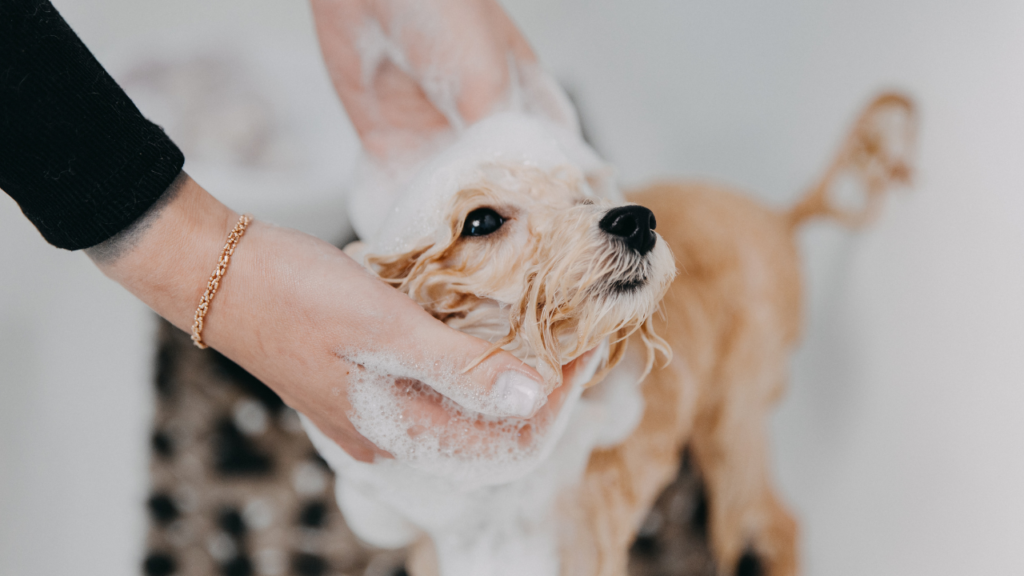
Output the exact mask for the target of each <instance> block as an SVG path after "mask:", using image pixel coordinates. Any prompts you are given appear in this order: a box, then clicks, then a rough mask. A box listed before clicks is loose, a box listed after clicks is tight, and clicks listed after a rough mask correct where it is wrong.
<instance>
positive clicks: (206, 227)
mask: <svg viewBox="0 0 1024 576" xmlns="http://www.w3.org/2000/svg"><path fill="white" fill-rule="evenodd" d="M175 184H176V186H172V188H174V189H173V190H170V189H169V190H168V194H167V195H168V196H170V197H169V198H167V199H161V203H158V204H161V205H159V206H156V207H154V210H152V211H151V213H147V215H146V216H145V217H144V218H145V221H144V222H142V223H141V224H140V225H137V226H135V225H133V228H134V230H129V231H126V232H128V233H129V234H130V237H128V238H123V239H117V241H118V244H119V246H118V247H117V249H115V250H93V249H90V250H89V251H88V252H87V253H88V254H89V256H90V258H92V259H93V261H94V262H95V263H96V265H97V266H98V267H99V268H100V270H102V271H103V273H104V274H106V275H107V276H108V277H109V278H111V279H113V280H114V281H116V282H118V283H119V284H121V285H122V286H124V287H125V288H126V289H127V290H128V291H129V292H131V293H132V294H134V295H135V296H136V297H138V298H139V299H140V300H142V301H143V302H145V303H146V304H147V305H149V307H150V308H152V309H153V310H154V311H155V312H156V313H157V314H159V315H160V316H163V317H164V318H166V319H167V320H168V321H170V322H171V323H172V324H174V325H175V326H177V327H179V328H181V329H182V330H185V331H189V330H190V329H191V326H192V320H193V317H194V315H195V309H196V306H198V304H199V300H200V299H201V298H202V295H203V292H204V291H205V289H206V283H207V281H208V280H209V277H210V274H211V273H212V272H213V270H214V269H215V268H216V266H217V260H218V258H219V257H220V253H221V250H222V249H223V247H224V241H225V239H226V238H227V235H228V233H229V232H230V230H231V229H232V228H233V227H234V225H235V222H236V220H237V218H238V215H237V214H236V213H235V212H233V211H232V210H230V209H229V208H228V207H226V206H224V205H223V204H221V203H220V202H219V201H218V200H217V199H216V198H214V197H213V196H211V195H210V194H209V193H208V192H206V190H204V189H203V188H202V187H201V186H199V185H198V184H197V183H196V182H195V181H194V180H192V179H191V178H189V177H188V175H185V174H184V173H183V181H180V182H179V181H176V183H175ZM108 248H109V247H108Z"/></svg>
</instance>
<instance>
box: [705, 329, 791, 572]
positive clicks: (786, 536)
mask: <svg viewBox="0 0 1024 576" xmlns="http://www.w3.org/2000/svg"><path fill="white" fill-rule="evenodd" d="M761 340H762V341H761V342H757V341H756V340H752V341H751V342H750V346H747V348H748V350H746V351H742V350H737V349H735V348H734V350H733V352H734V354H731V355H730V356H732V358H730V359H729V361H727V362H723V364H722V366H724V368H723V369H722V372H723V373H722V374H720V376H721V378H720V379H718V381H717V385H716V386H714V391H713V392H712V391H709V392H708V395H709V396H710V398H708V399H705V398H702V400H701V404H702V405H701V413H700V414H699V415H698V417H697V422H696V424H695V426H694V430H693V435H692V437H691V446H692V448H693V453H694V456H695V458H696V461H697V464H698V465H699V466H700V468H701V471H702V474H703V477H704V480H705V483H706V487H707V491H708V496H709V500H710V502H709V504H710V514H709V527H710V536H711V545H712V549H713V551H714V554H715V558H716V561H717V563H718V571H719V573H720V574H722V575H723V576H726V575H728V576H733V575H735V576H792V575H794V574H796V571H797V553H796V539H797V527H796V522H795V521H794V520H793V518H792V516H790V514H789V512H788V511H787V510H786V508H785V507H784V506H783V505H782V503H781V501H780V499H779V497H778V496H777V495H776V493H775V491H774V489H773V487H772V480H771V471H770V464H769V454H768V439H767V418H768V415H769V413H770V410H771V408H772V405H773V404H774V402H773V400H774V398H775V397H776V396H777V394H778V393H779V392H780V390H781V387H782V374H783V369H782V366H777V367H773V366H771V365H770V364H767V363H766V362H764V360H766V359H771V358H776V359H784V358H785V357H786V355H785V354H784V353H781V352H775V353H766V351H764V350H762V349H757V345H758V344H760V347H761V348H764V347H765V345H764V340H763V338H762V339H761ZM751 346H752V347H754V349H753V350H751V349H749V348H750V347H751ZM739 347H741V348H742V347H743V346H742V345H740V346H739ZM741 355H742V356H745V357H740V356H741Z"/></svg>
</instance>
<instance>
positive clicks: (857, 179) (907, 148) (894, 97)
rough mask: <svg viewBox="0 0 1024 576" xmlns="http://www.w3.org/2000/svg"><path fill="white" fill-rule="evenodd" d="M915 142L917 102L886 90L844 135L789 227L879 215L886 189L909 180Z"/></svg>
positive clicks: (859, 221)
mask: <svg viewBox="0 0 1024 576" xmlns="http://www.w3.org/2000/svg"><path fill="white" fill-rule="evenodd" d="M916 140H917V114H916V112H915V108H914V104H913V102H912V101H911V100H910V99H909V98H907V97H906V96H903V95H901V94H896V93H893V92H889V93H885V94H882V95H881V96H879V97H877V98H875V100H874V101H873V102H872V103H871V104H870V105H868V107H867V108H866V109H865V110H864V112H862V113H861V115H860V118H858V119H857V121H856V122H855V123H854V125H853V129H852V130H851V131H850V134H849V135H848V136H847V137H846V141H845V142H844V143H843V146H842V148H841V149H840V150H839V154H838V155H837V156H836V157H835V160H833V161H832V165H831V166H829V168H828V170H827V171H826V172H825V175H824V176H823V177H822V178H821V180H820V181H819V182H818V184H817V185H815V186H814V187H813V188H811V190H810V192H808V193H807V194H806V195H805V196H804V197H803V198H802V199H801V200H800V201H799V202H798V203H797V204H796V206H793V208H792V209H790V211H789V213H788V214H787V217H788V219H789V223H790V226H791V227H792V228H794V229H795V228H796V227H797V226H799V225H800V224H801V223H803V222H805V221H807V220H810V219H811V218H816V217H830V218H834V219H836V220H839V221H840V222H841V223H843V224H845V225H847V226H850V227H851V228H857V227H860V226H863V225H865V224H867V223H869V222H871V221H872V220H873V219H874V218H875V216H876V215H877V214H878V210H879V208H880V207H881V200H882V198H883V196H884V194H885V191H886V190H888V189H890V188H892V187H894V186H897V185H901V184H908V183H909V182H910V177H911V174H912V166H911V162H912V159H913V157H914V148H915V145H916Z"/></svg>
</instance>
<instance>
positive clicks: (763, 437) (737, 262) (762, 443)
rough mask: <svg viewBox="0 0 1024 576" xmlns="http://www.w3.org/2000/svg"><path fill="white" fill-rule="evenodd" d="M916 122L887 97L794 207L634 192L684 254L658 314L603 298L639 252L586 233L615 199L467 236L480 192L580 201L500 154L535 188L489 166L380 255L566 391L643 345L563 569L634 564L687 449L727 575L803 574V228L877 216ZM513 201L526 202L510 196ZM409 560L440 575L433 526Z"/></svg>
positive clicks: (573, 521) (431, 299) (384, 267)
mask: <svg viewBox="0 0 1024 576" xmlns="http://www.w3.org/2000/svg"><path fill="white" fill-rule="evenodd" d="M914 122H915V120H914V109H913V106H912V104H911V103H910V101H909V100H908V99H906V98H905V97H903V96H900V95H896V94H885V95H882V96H880V97H879V98H877V99H876V100H875V101H874V102H873V103H872V104H871V105H870V106H869V107H868V108H867V109H866V110H865V111H864V112H863V114H862V115H861V117H860V118H859V119H858V120H857V122H856V123H855V125H854V127H853V130H852V131H851V133H850V135H849V136H848V138H847V140H846V141H845V143H844V144H843V146H842V148H841V149H840V152H839V154H838V155H837V156H836V159H835V161H834V162H833V164H832V165H831V166H830V167H829V168H828V170H826V172H825V175H824V176H823V177H822V179H821V181H820V182H819V183H818V184H817V185H816V186H815V187H813V188H812V190H811V192H810V193H808V194H807V195H806V196H805V197H804V198H803V199H802V200H801V201H800V202H798V203H797V204H796V206H794V207H793V208H792V209H789V210H785V211H777V210H773V209H770V208H767V207H765V206H763V205H761V204H759V203H757V202H756V201H754V200H751V199H750V198H748V197H746V196H743V195H741V194H738V193H736V192H735V191H732V190H730V189H727V188H724V187H721V186H716V185H712V184H703V183H680V182H666V183H660V184H655V185H652V186H648V187H646V188H643V189H640V190H637V191H635V192H633V193H632V194H629V195H628V199H629V201H630V202H633V203H636V204H640V205H643V206H646V207H648V208H649V209H651V210H652V211H653V212H654V213H655V215H656V218H657V221H658V224H659V227H658V232H659V233H660V235H661V236H660V237H659V240H658V243H659V245H661V246H660V248H661V249H662V250H664V249H665V248H666V247H667V248H670V249H671V254H673V255H674V257H675V262H676V265H677V267H678V271H679V274H678V276H676V277H675V278H674V281H672V283H671V285H668V281H669V280H672V275H665V276H664V277H663V278H658V279H656V281H659V282H665V286H655V287H653V288H651V289H650V290H648V291H647V292H646V293H645V294H646V295H647V296H649V295H651V294H657V295H658V296H659V299H660V295H661V294H664V299H663V301H662V304H661V306H662V311H663V313H662V314H655V313H654V312H655V311H656V307H657V305H658V302H657V301H654V302H650V301H646V300H650V298H649V297H647V298H645V297H638V298H635V299H632V300H631V299H630V298H628V297H626V298H619V299H616V298H608V297H605V296H603V295H604V294H606V293H607V285H608V282H609V281H614V280H616V279H625V278H627V277H629V276H630V275H631V273H632V272H631V271H634V272H635V270H636V266H637V263H636V262H631V261H629V260H628V259H622V258H616V257H615V256H614V254H613V253H612V252H607V251H606V249H605V248H603V247H604V246H605V245H606V244H607V242H606V240H607V239H606V238H601V237H600V236H599V235H598V236H596V237H595V236H592V235H589V234H590V232H589V231H591V230H593V229H594V228H595V227H594V225H593V224H594V220H593V219H594V217H595V215H596V214H599V213H600V211H599V210H595V209H594V206H597V207H599V208H600V209H601V210H606V209H607V207H608V206H610V204H609V205H605V204H601V203H600V201H598V203H596V204H593V205H591V204H576V203H574V201H570V202H569V203H567V204H564V205H554V206H548V208H549V209H552V210H555V211H556V212H557V214H558V217H557V219H551V218H548V219H545V218H538V219H537V221H536V222H533V223H532V224H531V226H530V227H529V229H528V230H525V231H523V230H521V231H519V233H527V234H529V239H528V240H527V246H528V248H526V249H523V250H520V251H518V252H516V251H510V250H509V249H508V248H507V247H502V245H501V244H500V243H494V244H493V245H491V246H490V247H483V246H481V245H479V244H474V243H473V241H474V240H476V239H470V241H469V242H467V241H466V239H460V238H459V235H458V234H459V231H460V230H461V228H462V224H463V221H464V219H465V216H466V214H467V213H468V212H469V211H471V210H472V209H474V208H475V207H478V206H484V205H486V206H502V205H504V204H503V203H508V202H509V201H510V198H511V197H512V196H515V195H517V194H520V195H521V194H524V193H525V194H526V196H524V197H523V198H526V197H530V195H531V194H532V195H533V196H532V198H533V200H530V201H537V202H543V201H545V199H546V198H547V199H550V197H552V196H551V195H554V196H555V197H564V198H570V199H571V198H577V195H575V194H574V193H566V191H567V190H568V191H571V190H576V189H577V188H579V186H580V179H579V176H578V175H576V174H573V173H572V172H565V173H562V174H547V173H542V172H539V171H532V170H522V169H516V168H509V167H495V168H494V169H495V170H498V171H499V172H501V171H504V172H503V173H502V174H501V177H499V178H497V180H496V181H502V182H507V181H508V179H509V178H512V179H513V180H516V181H518V182H519V183H520V186H521V187H519V188H516V187H515V186H512V188H516V189H515V190H511V189H510V188H509V186H502V185H496V184H494V183H493V181H491V180H482V181H481V185H480V186H479V187H475V188H471V189H467V190H464V191H463V192H462V193H460V194H458V195H457V196H456V197H455V198H454V199H453V202H452V204H451V206H450V207H449V212H448V214H449V221H448V222H447V223H446V228H445V232H444V233H445V236H444V238H443V239H441V240H437V239H435V240H434V241H431V242H428V243H425V244H424V245H422V246H420V247H419V248H417V249H415V250H412V251H410V252H407V253H405V254H400V255H391V256H371V257H370V258H368V262H369V263H370V265H371V266H373V267H374V269H375V270H376V271H377V272H378V273H379V274H380V275H381V276H382V277H383V278H385V279H387V280H389V281H391V282H392V283H393V284H395V285H396V286H397V287H399V288H400V289H401V290H403V291H405V292H406V293H407V294H409V295H410V296H411V297H412V298H414V299H415V300H416V301H417V302H419V303H420V304H421V305H423V306H424V308H426V309H427V310H428V311H430V312H431V313H433V314H434V315H435V316H437V317H438V318H440V319H442V320H445V321H446V322H448V323H449V324H450V325H452V326H454V327H457V328H460V329H463V330H466V331H468V332H471V333H476V334H477V335H480V336H482V337H484V338H487V339H489V340H490V341H492V342H493V343H494V345H495V347H496V348H497V347H505V348H506V349H510V350H512V351H515V352H518V353H519V354H520V355H521V356H522V357H524V358H530V359H532V360H533V361H534V362H535V363H536V364H537V366H538V369H540V370H541V372H542V374H543V375H544V376H545V378H546V379H547V380H549V385H550V386H551V387H552V388H553V387H554V386H556V385H558V384H560V383H561V381H560V371H559V367H560V366H561V365H562V364H565V363H566V362H567V361H568V360H571V359H572V358H574V357H575V356H578V355H579V354H580V353H582V352H583V351H585V350H587V349H589V348H591V347H593V346H594V345H596V343H597V342H599V341H600V340H601V339H603V338H606V337H607V338H610V339H611V341H612V342H613V344H614V345H613V346H612V352H611V353H610V354H609V358H608V360H607V362H606V366H605V369H604V370H602V371H601V372H600V373H599V374H598V376H597V377H595V379H594V382H596V381H597V380H599V379H600V378H601V377H603V376H604V375H605V374H606V373H608V371H609V370H612V369H613V368H614V366H615V364H616V363H617V362H618V361H619V360H620V359H622V358H623V355H636V356H637V357H636V358H634V360H635V361H632V362H624V363H623V366H626V365H629V366H637V365H639V366H646V369H643V370H640V371H637V372H635V373H627V376H630V375H631V376H632V377H635V378H636V379H635V380H634V381H636V382H639V381H640V380H641V379H642V394H643V397H644V400H645V409H644V413H643V417H642V420H641V421H640V423H639V425H638V426H637V427H636V429H635V430H633V431H632V432H631V433H630V434H629V435H628V437H626V438H625V440H624V441H623V442H621V443H620V444H618V445H615V446H612V447H606V448H604V449H598V450H595V451H594V452H593V453H592V455H591V457H590V460H589V464H588V466H587V470H586V473H585V476H584V478H583V479H582V481H581V483H580V484H579V485H578V486H576V487H574V488H573V489H571V490H567V491H566V492H565V493H564V494H563V495H562V498H561V501H560V505H559V518H560V519H561V522H562V526H561V529H560V530H559V533H560V534H561V535H562V541H561V549H562V557H561V560H562V563H561V565H562V568H561V572H562V573H563V574H566V575H574V576H622V575H624V574H625V573H626V565H627V560H628V551H629V547H630V544H631V543H632V542H633V540H634V538H635V536H636V532H637V530H638V528H639V526H640V524H641V522H642V521H643V519H644V517H645V516H646V514H647V512H648V510H649V509H650V507H651V506H652V504H653V503H654V501H655V499H656V498H657V496H658V494H659V493H661V491H662V490H663V489H664V488H665V486H667V485H668V484H669V483H670V482H671V481H672V480H673V479H674V478H675V476H676V473H677V471H678V469H679V458H680V454H681V451H682V449H683V448H684V447H685V446H689V447H690V448H691V449H692V454H693V456H694V458H695V460H696V463H697V464H698V466H699V468H700V470H701V471H702V474H703V477H704V481H705V483H706V486H707V491H708V496H709V500H710V515H709V524H710V528H709V536H710V541H711V547H712V550H713V552H714V555H715V558H716V561H717V565H718V567H719V572H720V573H721V574H723V575H725V574H734V573H736V571H737V567H738V565H739V564H740V563H741V558H745V559H744V560H743V562H744V563H745V564H744V569H745V570H750V569H755V570H760V573H761V574H766V575H768V576H791V575H793V574H796V573H797V568H798V566H797V558H798V552H797V533H798V531H797V525H796V522H795V521H794V519H793V517H792V515H791V514H790V513H789V512H788V511H787V509H786V507H785V506H784V504H783V503H782V502H781V499H780V498H779V496H778V495H777V494H776V492H775V490H774V488H773V486H772V478H771V472H770V470H769V453H768V446H767V434H766V424H767V418H768V415H769V413H770V409H771V408H772V406H773V405H774V404H775V402H776V401H777V400H778V399H779V397H780V395H781V394H782V392H783V390H784V386H785V381H786V372H787V363H788V359H789V356H790V354H791V352H792V351H793V349H794V347H795V346H796V343H797V340H798V337H799V334H800V326H801V323H802V318H801V308H802V305H801V301H802V295H801V275H800V260H799V255H798V253H797V249H796V246H795V242H794V234H795V231H796V229H797V228H798V227H799V225H800V224H802V223H803V222H805V221H807V220H808V219H811V218H814V217H831V218H834V219H837V220H839V221H840V222H843V223H845V224H847V225H851V226H858V225H861V224H864V223H865V222H867V221H869V220H870V219H871V217H872V216H873V215H874V214H875V213H876V212H877V210H878V206H879V201H880V200H881V197H882V194H883V193H884V191H885V190H886V189H888V188H890V187H891V186H893V185H894V184H898V183H903V182H906V181H907V180H908V178H909V175H910V164H909V158H910V157H911V154H912V148H913V144H914V136H915V124H914ZM842 178H849V179H851V180H852V181H854V182H856V183H858V184H859V185H860V186H861V190H862V191H863V200H864V203H863V205H862V206H861V207H860V208H843V207H840V206H838V205H837V204H836V202H835V201H834V198H833V194H832V193H833V192H834V190H833V189H834V188H835V187H836V186H837V184H838V183H839V182H840V180H841V179H842ZM524 190H526V191H527V192H524ZM530 190H532V191H533V192H529V191H530ZM523 198H519V200H518V201H520V202H523V201H524V200H523ZM512 204H515V202H512ZM556 209H557V210H556ZM508 210H510V212H509V214H513V213H514V210H512V207H511V205H510V207H509V208H508ZM513 217H514V216H513ZM555 224H557V226H556V225H555ZM510 233H511V232H510ZM581 239H582V240H581ZM566 246H569V247H568V248H566ZM546 250H547V251H546ZM664 253H666V254H667V253H668V251H667V250H666V251H665V252H664ZM588 254H589V256H588ZM495 262H501V263H503V266H495V265H494V263H495ZM510 262H511V263H514V264H512V265H509V266H505V264H506V263H510ZM620 296H621V295H620ZM627 296H628V295H627ZM595 298H596V301H597V303H596V304H595ZM656 334H657V335H660V336H656ZM630 335H631V336H630ZM627 337H628V338H629V340H628V342H629V346H628V347H627V346H626V344H627V339H626V338H627ZM662 339H663V340H662ZM665 343H667V344H668V345H669V346H671V348H672V350H673V351H674V356H673V357H671V359H670V360H668V361H667V362H666V363H665V364H664V365H663V366H657V367H654V369H653V370H652V369H651V367H652V362H653V356H654V351H655V350H657V349H664V345H665ZM666 357H667V355H666ZM618 370H627V371H628V370H629V368H623V367H620V368H619V369H618ZM647 371H650V373H649V374H647ZM615 374H616V372H615V371H613V372H612V375H611V376H610V378H613V377H615ZM644 375H646V377H645V378H644ZM591 383H593V382H591ZM752 566H753V568H752ZM409 568H410V571H411V572H412V573H413V574H415V575H416V576H430V575H432V574H436V573H437V567H436V559H435V557H434V555H433V551H432V547H431V544H430V542H429V541H427V540H423V541H421V542H420V543H419V544H418V545H417V546H416V547H415V549H414V551H413V556H412V559H411V562H410V565H409Z"/></svg>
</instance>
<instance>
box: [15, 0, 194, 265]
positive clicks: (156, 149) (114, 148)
mask: <svg viewBox="0 0 1024 576" xmlns="http://www.w3.org/2000/svg"><path fill="white" fill-rule="evenodd" d="M0 63H2V66H0V188H2V189H3V190H4V191H5V192H6V193H7V194H9V195H10V196H11V197H12V198H14V200H15V201H17V202H18V204H19V206H20V207H21V209H22V211H23V212H24V213H25V215H26V216H27V217H28V218H29V219H30V220H31V221H32V223H33V224H35V226H36V228H37V229H38V230H39V232H40V233H41V234H42V235H43V237H44V238H46V240H47V241H48V242H50V243H51V244H53V245H55V246H57V247H60V248H66V249H69V250H77V249H80V248H86V247H89V246H93V245H95V244H97V243H99V242H103V241H105V240H107V239H108V238H110V237H111V236H113V235H114V234H117V233H118V232H120V231H121V230H123V229H124V228H125V227H126V226H128V225H129V224H131V223H132V222H133V221H134V220H136V219H137V218H138V217H139V216H140V215H141V214H143V213H145V212H146V211H147V210H148V209H149V207H150V206H151V205H152V204H153V202H155V201H156V199H157V198H159V197H160V196H161V195H162V194H163V192H164V190H166V189H167V187H168V186H169V185H170V184H171V182H172V181H173V180H174V178H175V176H176V175H177V174H178V173H179V172H180V171H181V167H182V164H183V163H184V157H183V156H182V153H181V151H180V150H178V148H177V146H175V145H174V143H173V142H171V140H170V139H169V138H167V136H166V135H165V134H164V133H163V131H162V130H161V129H160V128H159V127H158V126H156V125H155V124H153V123H151V122H149V121H147V120H146V119H145V118H144V117H143V116H142V114H141V113H140V112H139V111H138V109H136V108H135V106H134V104H132V102H131V100H130V99H129V98H128V96H127V95H126V94H125V93H124V91H122V90H121V88H120V87H119V86H118V85H117V83H116V82H114V80H113V79H112V78H111V77H110V76H109V75H108V74H107V73H106V71H105V70H104V69H103V67H102V66H101V65H100V64H99V62H97V61H96V59H95V58H93V56H92V54H90V53H89V50H88V49H87V48H86V47H85V45H84V44H82V42H81V40H79V39H78V37H77V36H76V35H75V33H74V31H72V30H71V28H70V27H68V25H67V23H66V22H64V20H63V19H62V18H61V16H60V14H58V13H57V11H56V10H55V9H54V8H53V6H52V5H51V4H50V3H49V2H47V1H46V0H3V2H0Z"/></svg>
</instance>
